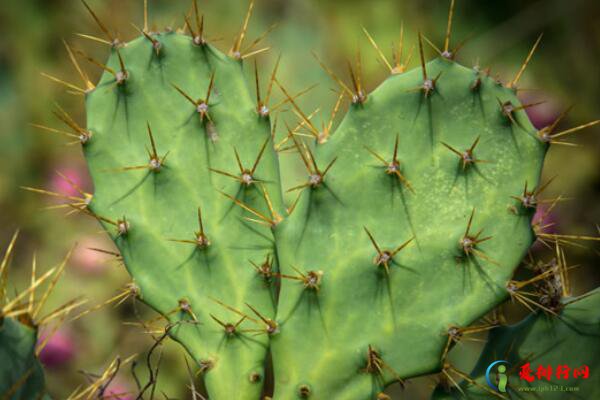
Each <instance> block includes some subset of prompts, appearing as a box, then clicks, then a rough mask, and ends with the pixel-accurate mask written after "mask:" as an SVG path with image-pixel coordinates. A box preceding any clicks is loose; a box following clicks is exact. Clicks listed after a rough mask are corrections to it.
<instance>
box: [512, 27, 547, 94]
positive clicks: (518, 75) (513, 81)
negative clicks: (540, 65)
mask: <svg viewBox="0 0 600 400" xmlns="http://www.w3.org/2000/svg"><path fill="white" fill-rule="evenodd" d="M542 36H544V34H543V33H542V34H540V36H538V38H537V40H536V41H535V43H534V44H533V47H532V48H531V50H530V51H529V54H527V58H525V62H524V63H523V65H521V68H520V69H519V72H517V75H515V77H514V79H513V80H512V81H511V82H510V83H509V84H508V87H509V88H513V89H514V88H516V86H517V82H519V79H521V75H523V72H525V68H527V64H529V61H531V57H533V53H535V50H536V49H537V47H538V45H539V44H540V40H542Z"/></svg>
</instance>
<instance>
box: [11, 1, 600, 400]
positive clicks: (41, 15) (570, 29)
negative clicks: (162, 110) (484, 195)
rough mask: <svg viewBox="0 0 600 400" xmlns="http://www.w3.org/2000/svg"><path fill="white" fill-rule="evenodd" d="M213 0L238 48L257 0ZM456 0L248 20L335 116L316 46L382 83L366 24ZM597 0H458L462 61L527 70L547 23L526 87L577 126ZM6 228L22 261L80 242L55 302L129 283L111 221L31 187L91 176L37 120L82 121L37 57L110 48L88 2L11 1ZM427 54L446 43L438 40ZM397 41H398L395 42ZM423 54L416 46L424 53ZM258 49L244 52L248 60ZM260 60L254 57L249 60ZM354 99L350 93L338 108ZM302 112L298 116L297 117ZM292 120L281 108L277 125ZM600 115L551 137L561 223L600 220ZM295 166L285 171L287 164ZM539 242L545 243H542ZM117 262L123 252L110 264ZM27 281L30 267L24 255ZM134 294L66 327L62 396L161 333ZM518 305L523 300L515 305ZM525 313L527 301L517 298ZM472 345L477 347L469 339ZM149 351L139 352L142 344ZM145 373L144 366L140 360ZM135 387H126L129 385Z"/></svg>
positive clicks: (443, 7) (590, 226) (174, 371)
mask: <svg viewBox="0 0 600 400" xmlns="http://www.w3.org/2000/svg"><path fill="white" fill-rule="evenodd" d="M89 2H90V5H91V6H92V7H93V8H94V9H95V10H97V13H98V15H99V16H100V17H101V19H102V20H103V21H105V22H106V23H107V25H109V26H110V27H111V28H112V29H113V30H114V31H117V32H119V35H120V36H121V37H122V38H124V39H129V38H132V37H133V36H134V35H136V31H135V29H134V27H133V26H132V25H131V22H134V23H135V24H137V25H138V26H140V25H142V24H143V20H142V4H143V1H142V0H127V1H125V0H90V1H89ZM199 4H200V7H201V10H202V12H203V13H204V14H205V16H206V27H207V31H208V36H209V38H210V39H212V41H215V43H216V45H217V46H218V47H220V48H222V49H226V48H228V46H229V45H230V43H231V40H232V37H233V36H234V34H235V33H236V32H237V30H238V29H239V26H240V24H241V20H242V18H243V16H244V14H245V12H246V8H247V2H246V1H240V0H218V1H216V0H214V1H213V0H201V1H200V2H199ZM448 6H449V1H446V0H436V1H418V0H413V1H404V2H399V1H394V0H370V1H364V0H363V1H361V0H258V1H257V4H256V7H255V14H254V17H253V19H252V22H251V25H250V33H249V37H256V36H257V35H258V34H260V33H261V32H262V31H264V30H265V29H266V28H267V27H268V26H270V25H271V24H273V23H278V28H277V30H275V31H274V32H273V33H272V34H271V35H270V37H269V38H268V40H267V41H268V43H269V45H271V46H272V50H271V51H270V52H269V53H268V54H266V55H262V56H260V57H259V58H258V60H259V61H258V65H259V69H260V71H261V76H262V81H263V84H266V80H267V75H268V73H269V71H270V69H271V68H272V66H273V64H274V62H275V60H276V58H277V56H278V55H279V53H281V54H282V56H283V58H282V64H281V69H280V74H279V77H280V81H281V82H283V83H284V84H285V85H286V87H289V88H290V90H292V91H300V90H301V89H303V88H306V87H308V86H310V85H312V84H315V83H316V84H318V87H316V88H315V89H313V90H312V91H311V92H310V93H309V94H307V95H304V96H303V97H302V98H301V99H300V101H299V104H300V105H301V106H302V107H303V109H305V110H306V111H307V112H312V111H314V110H315V109H316V108H320V115H319V116H317V117H316V120H315V121H317V126H320V124H321V122H320V121H322V120H323V121H326V120H327V119H328V118H329V114H330V111H329V110H330V109H331V107H332V106H333V103H334V102H335V99H336V93H334V92H333V91H332V90H331V89H335V90H337V88H336V85H335V84H334V83H333V81H332V80H331V79H330V78H329V77H328V76H327V75H326V74H325V72H324V71H322V70H321V69H320V68H319V66H318V64H317V62H316V61H315V60H314V59H313V57H312V56H311V51H314V52H316V53H317V54H318V55H319V57H320V58H321V59H323V60H324V62H325V63H326V64H327V65H330V66H331V67H332V69H334V71H336V73H337V74H338V75H339V76H340V77H341V78H342V79H344V80H346V81H347V82H348V76H347V70H346V64H345V63H346V60H347V59H348V58H353V57H355V54H356V52H357V50H358V49H360V51H361V57H362V60H363V75H364V81H365V82H366V85H367V88H368V89H373V88H374V87H375V86H376V85H377V84H378V83H379V82H380V81H381V80H382V79H384V78H385V76H386V74H387V71H386V69H385V68H384V67H383V66H382V64H381V63H380V62H378V61H377V55H376V53H375V52H374V51H373V49H372V47H370V45H369V44H368V42H367V40H366V39H365V37H364V35H363V33H362V29H361V27H362V26H364V27H366V28H367V29H368V30H369V32H370V33H371V35H372V36H373V37H374V38H375V40H376V41H377V42H378V43H379V44H380V46H381V47H382V48H383V49H384V50H386V49H391V45H392V43H393V42H396V43H397V41H398V37H399V32H400V25H401V23H402V22H403V23H404V27H405V31H406V38H405V42H406V45H405V46H406V48H407V50H408V49H410V47H412V46H414V44H415V43H416V40H415V39H416V32H417V31H418V30H421V31H423V32H424V33H425V34H426V35H427V36H428V37H429V38H430V39H431V40H432V41H433V42H434V43H442V40H443V36H444V32H445V26H446V18H447V12H448ZM149 7H150V19H151V21H152V23H153V25H154V26H155V27H156V28H157V29H164V27H166V26H174V27H181V26H182V25H183V15H184V14H185V13H186V12H187V10H189V7H190V2H189V1H188V0H149ZM599 18H600V4H599V3H598V2H594V1H589V0H587V1H586V0H571V1H568V2H567V1H564V0H537V1H530V0H526V1H518V0H503V1H499V0H498V1H485V2H482V1H476V0H458V1H457V10H456V13H455V19H454V29H453V34H452V36H453V39H452V42H453V43H458V42H460V41H461V40H463V39H465V38H469V40H468V42H467V43H466V45H465V48H464V49H462V50H461V52H460V54H459V57H458V59H459V61H460V62H462V63H463V64H466V65H474V64H475V63H479V64H480V65H482V66H484V67H486V66H490V67H491V68H492V74H494V75H495V74H499V76H500V77H502V78H503V80H504V81H506V80H508V79H510V77H511V76H512V75H513V74H514V73H515V72H516V70H517V68H518V66H519V65H520V64H521V63H522V61H523V59H524V57H525V55H526V53H527V51H528V50H529V48H530V47H531V45H532V43H533V42H534V40H535V38H536V37H537V35H539V33H540V32H544V38H543V41H542V45H541V46H540V48H539V49H538V52H537V53H536V55H535V57H534V59H533V61H532V62H531V64H530V66H529V67H528V69H527V71H526V73H525V76H524V78H523V79H522V82H521V85H522V87H524V88H527V89H530V90H527V91H522V92H521V95H522V96H523V99H525V100H526V101H538V100H540V99H544V100H546V103H544V104H542V105H541V106H538V107H536V108H535V109H534V110H532V113H531V116H532V119H533V121H534V123H537V124H542V125H543V124H547V123H548V122H550V121H552V120H553V119H554V118H555V117H556V116H557V115H558V114H559V113H560V111H561V110H563V109H564V108H566V107H567V106H569V105H571V104H575V105H576V107H575V108H574V109H573V111H572V112H571V113H570V114H569V116H568V117H567V118H565V120H564V121H563V122H562V123H561V126H564V127H570V126H574V125H578V124H580V123H584V122H587V121H590V120H592V119H595V118H598V117H599V115H598V110H599V109H600V96H598V93H599V90H598V89H599V88H600V82H599V81H600V74H598V63H599V62H600V25H598V24H597V21H598V20H599ZM0 30H1V32H0V33H1V34H0V126H1V127H2V128H1V130H0V171H2V172H1V173H0V209H1V210H2V212H1V213H0V231H1V232H0V238H1V241H2V242H6V241H7V240H8V237H9V236H10V234H11V232H12V231H13V230H14V228H15V227H17V226H20V227H22V228H23V235H22V240H21V242H20V244H19V247H20V248H21V249H20V250H19V251H17V254H19V255H21V256H19V257H18V258H17V259H16V260H15V261H14V265H15V266H17V267H18V266H19V265H25V264H26V262H27V263H29V260H30V257H31V253H32V252H33V249H37V251H38V253H39V255H40V260H45V262H47V265H51V263H52V262H55V261H56V260H57V259H59V258H60V257H61V255H62V254H64V253H65V252H66V250H67V249H68V248H69V247H70V246H71V245H72V243H74V242H80V245H79V247H78V250H77V251H76V254H75V257H74V259H73V261H72V262H71V265H70V268H69V270H68V273H67V276H66V279H64V281H63V282H62V283H61V284H60V285H59V288H58V289H59V290H58V293H60V294H59V295H57V296H56V300H55V301H56V302H57V304H58V303H60V302H61V301H64V300H65V299H69V298H73V297H75V296H78V295H85V296H86V297H88V298H89V299H90V300H91V303H92V304H97V303H101V302H102V301H104V300H105V299H107V298H110V297H112V296H113V295H114V294H116V293H117V290H118V288H119V287H122V286H123V285H124V284H125V283H126V282H127V281H128V278H127V274H126V273H125V272H124V270H123V269H122V267H120V266H118V265H116V263H114V262H112V261H110V258H111V257H110V256H102V255H100V254H99V253H97V252H93V251H91V250H87V248H88V247H101V248H105V249H111V244H109V241H108V240H107V239H106V238H105V237H104V234H101V233H100V227H99V225H98V224H96V223H95V222H94V221H90V220H89V219H87V218H85V217H81V216H76V215H69V216H66V215H65V214H68V211H69V210H68V209H64V208H63V209H58V210H46V209H45V208H47V207H48V206H52V205H56V201H55V200H53V199H49V198H45V197H44V196H40V195H37V194H32V193H30V192H26V191H24V190H21V189H20V186H32V187H44V188H48V189H49V190H55V191H63V192H64V191H67V192H68V191H69V190H72V189H70V188H69V187H68V186H66V187H65V183H64V181H61V180H60V179H57V176H56V174H55V171H61V172H64V173H66V174H67V175H68V176H69V177H71V178H72V179H74V180H76V181H77V182H78V183H80V184H81V185H82V186H83V187H84V188H85V189H86V190H87V191H89V192H92V191H93V188H92V184H91V182H90V181H89V178H88V176H87V172H86V168H85V165H84V163H83V158H82V156H81V153H80V150H79V148H78V147H77V146H67V145H65V144H64V142H65V141H64V140H63V138H61V137H58V138H57V137H56V136H54V135H49V134H46V133H44V132H41V131H39V130H37V129H34V128H32V127H31V126H30V125H29V124H30V123H41V124H45V125H49V126H54V127H58V126H59V124H58V122H57V121H56V120H55V119H54V118H53V117H52V115H51V109H52V107H53V102H54V101H56V102H58V103H59V104H61V105H62V106H63V107H64V108H65V109H67V110H68V111H69V112H70V113H71V114H72V115H73V117H74V118H75V119H76V120H78V121H81V122H82V123H83V118H84V113H83V111H84V110H83V105H82V98H81V97H80V96H73V95H71V94H68V93H66V92H65V90H64V88H63V87H61V86H60V85H56V84H55V83H52V82H50V81H49V80H47V79H46V78H44V77H42V76H41V75H40V72H46V73H50V74H52V75H55V76H58V77H60V78H62V79H65V80H67V81H75V80H76V78H75V77H76V75H75V71H74V69H73V67H72V65H71V64H70V62H69V60H68V57H67V55H66V52H65V51H64V48H63V46H62V43H61V40H62V39H65V40H67V41H68V42H69V43H71V44H72V45H73V46H74V47H75V48H81V49H85V50H86V52H88V53H89V54H91V55H92V56H94V57H95V58H97V59H98V60H104V59H105V58H106V54H107V48H106V47H105V46H102V45H99V44H98V43H93V42H90V41H89V40H86V39H83V38H81V37H78V36H75V35H74V33H78V32H80V33H89V34H94V35H98V36H100V35H101V32H100V31H99V29H98V28H97V26H96V25H95V24H94V22H93V21H92V19H91V18H90V16H89V15H88V14H87V13H86V12H85V9H84V7H83V6H82V5H81V4H80V3H79V2H78V1H75V0H21V1H17V0H12V1H5V2H3V3H2V5H0ZM427 53H428V55H429V56H430V57H432V56H434V54H435V53H434V51H432V50H431V49H428V50H427ZM386 54H387V55H388V57H391V52H390V51H388V50H386ZM417 63H418V60H417V59H416V54H415V55H414V56H413V61H412V64H411V65H412V66H413V67H414V66H416V65H417ZM82 65H85V68H86V70H87V71H88V73H89V74H90V75H91V77H92V78H93V79H92V80H95V79H97V77H98V76H99V74H100V71H99V70H98V68H96V67H94V66H92V65H89V64H85V61H82ZM250 65H251V64H250V63H248V66H250ZM247 70H248V74H249V76H250V74H252V73H253V69H252V68H247ZM343 113H344V109H342V110H341V112H340V113H339V114H338V115H339V117H338V118H337V119H338V120H339V118H341V116H342V115H343ZM285 119H286V120H287V121H289V122H290V123H294V122H295V121H294V116H293V114H292V113H288V115H287V116H286V117H285ZM284 131H285V126H284V125H283V124H280V129H279V130H278V134H279V135H283V134H284ZM599 134H600V128H598V127H594V128H592V129H589V130H587V131H585V132H583V133H581V134H578V135H577V136H576V138H575V141H576V142H577V143H578V144H580V145H581V147H579V148H571V147H553V148H552V149H551V150H550V154H549V156H548V157H547V161H546V169H545V179H548V178H550V177H552V176H554V175H555V174H558V178H557V179H556V181H555V182H554V183H553V184H552V185H551V186H550V187H549V188H548V190H547V192H546V193H545V195H546V196H547V197H556V196H557V195H559V194H564V195H565V196H567V197H570V198H572V200H571V201H566V202H563V203H561V204H560V205H559V206H558V207H557V208H556V209H555V210H554V211H553V214H552V215H551V218H552V221H553V222H554V223H555V224H556V226H557V229H558V230H559V231H560V232H564V233H580V234H593V233H595V232H596V229H597V227H596V223H597V222H598V221H600V207H598V204H600V201H599V200H600V173H599V171H600V157H598V154H599V151H600V135H599ZM296 158H297V157H295V156H293V155H289V154H285V153H284V154H282V161H283V166H284V167H283V169H284V175H285V176H284V178H287V181H288V182H289V186H292V185H293V183H294V179H301V177H302V167H301V165H300V164H299V163H298V160H297V159H296ZM284 180H285V179H284ZM534 250H535V251H536V252H538V253H539V252H543V247H541V246H538V247H536V248H535V249H534ZM598 251H599V247H598V246H597V245H596V246H594V245H588V244H586V248H579V247H574V248H570V249H569V253H568V254H569V258H570V263H571V264H572V265H580V266H581V267H579V268H577V269H576V270H574V274H573V280H574V284H575V288H576V290H575V292H576V294H578V293H583V292H585V291H586V290H588V289H591V288H593V287H596V286H597V285H598V282H599V281H600V276H599V275H600V274H599V273H598V270H597V268H594V266H595V265H597V256H598ZM107 263H109V264H111V263H112V264H115V265H107ZM21 278H22V281H21V282H18V283H17V284H16V286H17V287H18V288H23V287H24V285H25V283H24V282H25V280H26V279H28V277H27V272H26V271H25V269H23V270H22V271H21ZM139 308H140V309H138V307H134V306H133V305H132V303H131V302H130V301H127V302H125V303H124V305H122V306H120V307H119V308H114V307H112V306H109V307H105V308H103V309H102V310H101V311H98V312H96V313H95V314H93V315H90V316H86V317H84V318H82V319H81V320H78V321H77V322H75V323H72V324H67V325H65V326H64V327H63V328H61V329H65V330H67V331H69V335H67V336H68V337H71V338H72V339H73V341H72V345H73V346H74V349H75V353H74V354H75V355H74V357H73V359H71V360H69V361H68V364H67V365H66V366H63V367H62V368H60V367H59V368H52V369H49V372H48V381H49V385H50V388H51V393H52V394H53V395H54V396H55V397H56V398H64V397H66V396H67V394H68V393H69V392H70V391H71V390H74V388H75V387H76V386H77V385H79V384H82V383H85V382H86V378H85V376H84V374H81V373H78V372H76V371H78V370H85V371H89V372H94V373H98V372H100V371H101V370H102V369H103V368H105V367H106V366H107V364H108V362H109V360H111V359H113V358H114V356H115V355H117V354H121V355H122V356H123V357H126V356H128V355H130V354H132V353H141V354H143V353H144V352H145V351H147V349H148V348H149V347H150V346H151V344H152V343H153V342H152V340H151V338H150V337H148V335H144V334H143V333H142V330H141V329H140V328H139V327H136V326H131V325H125V324H124V323H123V321H135V320H136V315H137V314H138V313H141V314H142V316H143V317H145V318H152V316H153V314H152V313H150V312H148V310H145V309H143V307H141V306H140V307H139ZM508 309H509V311H510V310H511V307H508ZM510 315H515V318H517V317H518V316H519V315H522V311H521V314H519V313H514V312H513V313H512V314H510ZM462 348H463V351H462V353H463V354H467V356H466V357H461V358H460V359H459V360H455V362H456V363H458V364H459V365H460V366H461V367H463V368H462V369H463V370H470V367H471V366H472V363H473V362H474V360H475V359H476V357H477V353H478V345H477V344H475V345H471V344H469V345H464V346H462ZM465 349H466V350H465ZM176 350H177V345H176V344H174V343H168V344H167V345H166V347H165V351H164V356H163V366H162V368H161V379H160V381H159V386H158V390H159V391H163V390H164V391H165V393H168V394H169V395H170V396H174V397H177V398H185V397H186V396H187V395H186V394H185V393H186V389H185V385H186V383H185V382H186V381H187V374H186V372H185V367H184V363H183V360H182V356H181V353H180V352H178V351H176ZM140 361H143V358H140ZM137 370H138V372H139V377H140V380H142V381H144V379H145V378H144V377H145V374H146V373H145V372H144V370H145V366H142V365H139V366H138V367H137ZM116 381H117V382H116V383H115V385H116V384H117V383H118V384H119V385H121V386H123V387H124V388H125V390H126V391H127V390H134V389H135V386H134V382H133V380H132V378H131V374H130V373H129V371H126V370H125V368H124V370H122V371H121V373H120V374H119V376H118V379H116ZM430 387H431V378H420V379H416V380H413V381H411V383H410V384H409V385H408V387H407V389H406V391H405V392H403V393H402V394H400V393H399V392H398V393H396V394H394V398H421V397H422V396H424V393H428V392H429V391H430ZM123 398H125V397H123Z"/></svg>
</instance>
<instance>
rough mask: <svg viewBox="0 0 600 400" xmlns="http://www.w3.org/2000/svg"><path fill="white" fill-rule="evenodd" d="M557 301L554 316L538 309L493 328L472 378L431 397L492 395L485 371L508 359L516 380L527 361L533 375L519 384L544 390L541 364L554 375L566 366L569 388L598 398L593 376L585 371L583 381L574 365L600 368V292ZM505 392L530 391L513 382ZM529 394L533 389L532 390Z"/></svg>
mask: <svg viewBox="0 0 600 400" xmlns="http://www.w3.org/2000/svg"><path fill="white" fill-rule="evenodd" d="M557 300H559V299H557ZM559 301H560V306H559V307H558V308H559V309H560V310H559V311H558V314H557V315H556V316H551V315H546V314H540V313H534V314H531V315H529V316H528V317H527V318H525V319H524V320H523V321H521V322H519V323H518V324H515V325H510V326H500V327H497V328H494V329H493V330H491V331H490V335H489V338H488V342H487V344H486V346H485V348H484V349H483V352H482V354H481V357H480V359H479V361H478V362H477V365H476V366H475V368H474V370H473V371H472V372H471V374H469V375H470V377H472V379H471V378H468V379H469V380H468V381H464V382H463V383H462V384H461V385H460V386H456V387H453V388H451V389H450V387H448V385H447V384H446V385H445V386H446V387H443V386H440V387H438V388H437V389H436V391H435V393H434V395H433V398H434V399H437V400H441V399H451V398H461V397H463V396H466V397H468V398H470V399H478V398H489V396H490V393H491V394H492V395H493V394H494V392H493V391H492V390H491V389H489V387H488V386H487V385H486V380H485V372H486V369H487V368H488V366H489V365H490V364H491V363H492V362H494V361H496V360H498V359H502V360H505V361H507V362H508V363H509V368H508V372H510V373H511V374H512V379H513V381H517V380H518V378H517V377H518V374H519V372H520V367H521V366H523V365H526V364H527V363H529V364H530V365H529V367H530V377H529V379H530V380H531V378H533V380H531V382H527V381H526V380H525V379H522V380H519V382H520V386H526V387H527V388H528V389H529V388H532V389H540V391H544V390H543V389H544V386H548V385H549V384H550V383H549V382H548V381H549V379H548V378H546V377H545V376H544V375H541V379H539V378H538V377H537V376H536V374H537V367H539V366H541V367H542V368H543V370H544V372H545V370H546V369H547V368H548V367H550V370H549V373H550V375H551V376H552V377H554V376H556V374H557V373H560V371H558V370H557V369H558V367H559V366H562V371H563V373H561V374H560V376H561V379H562V381H560V384H561V385H564V386H569V387H571V388H572V389H571V390H573V391H572V392H570V393H572V394H574V395H576V396H580V395H584V396H586V397H589V398H595V397H596V396H597V395H598V385H596V384H595V382H594V380H593V379H584V378H583V375H581V376H580V379H579V380H573V378H572V377H573V373H574V372H575V370H576V369H579V370H580V372H579V373H581V374H582V373H583V372H584V371H585V370H584V369H581V367H584V368H585V366H587V367H588V368H589V370H588V372H589V371H594V370H596V368H598V356H599V354H598V351H599V348H598V345H597V343H598V339H599V338H600V320H599V319H598V313H597V312H596V310H598V306H600V291H599V290H598V289H596V290H594V291H592V292H589V293H587V294H585V295H583V296H580V297H575V298H564V299H560V300H559ZM565 367H566V368H565ZM591 373H593V372H591ZM567 377H568V378H567ZM569 378H570V379H569ZM587 378H589V375H588V377H587ZM492 379H493V378H492ZM553 381H555V383H556V382H559V380H553ZM530 390H531V389H530ZM507 392H508V393H509V394H514V395H515V396H518V395H519V394H521V393H527V392H521V391H519V388H518V387H517V388H513V387H511V385H510V381H509V384H508V390H507ZM531 393H535V391H534V390H532V391H531ZM565 393H568V390H563V391H554V392H552V391H545V393H544V397H547V398H550V399H563V398H565V397H564V396H565ZM584 393H585V394H584Z"/></svg>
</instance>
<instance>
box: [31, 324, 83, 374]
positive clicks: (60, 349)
mask: <svg viewBox="0 0 600 400" xmlns="http://www.w3.org/2000/svg"><path fill="white" fill-rule="evenodd" d="M49 333H50V332H45V333H44V332H43V333H41V334H40V336H39V338H38V343H40V344H41V343H43V342H44V340H45V339H46V338H47V337H48V334H49ZM74 355H75V343H74V340H73V338H72V335H71V333H70V332H69V331H67V330H61V329H59V330H58V331H57V332H56V333H55V334H54V335H52V336H51V337H50V339H48V341H47V342H46V344H45V346H44V348H43V349H42V351H41V352H40V360H41V361H42V363H43V364H44V366H46V367H47V368H60V367H63V366H64V365H65V364H67V363H69V362H70V361H71V360H72V359H73V357H74Z"/></svg>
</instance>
